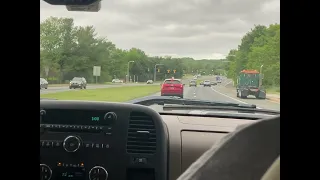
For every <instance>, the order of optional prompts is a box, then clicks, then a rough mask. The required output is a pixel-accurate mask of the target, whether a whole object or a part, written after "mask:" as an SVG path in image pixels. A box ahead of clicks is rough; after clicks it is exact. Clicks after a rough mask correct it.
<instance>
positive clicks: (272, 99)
mask: <svg viewBox="0 0 320 180" xmlns="http://www.w3.org/2000/svg"><path fill="white" fill-rule="evenodd" d="M267 99H268V100H269V101H273V102H277V103H280V98H275V97H267Z"/></svg>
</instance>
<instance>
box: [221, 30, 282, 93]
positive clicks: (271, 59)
mask: <svg viewBox="0 0 320 180" xmlns="http://www.w3.org/2000/svg"><path fill="white" fill-rule="evenodd" d="M226 59H227V61H229V65H228V67H227V71H228V73H227V75H228V77H229V78H231V79H233V81H234V82H236V79H237V76H238V74H239V72H240V71H241V70H243V69H255V70H258V71H261V70H262V74H263V85H264V86H266V87H280V24H271V25H270V26H269V27H266V26H262V25H256V26H255V27H254V28H253V29H251V30H250V31H249V32H248V33H247V34H246V35H244V36H243V38H242V39H241V43H240V45H239V46H238V48H237V49H232V50H230V52H229V54H228V56H227V58H226Z"/></svg>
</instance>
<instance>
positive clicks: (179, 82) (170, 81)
mask: <svg viewBox="0 0 320 180" xmlns="http://www.w3.org/2000/svg"><path fill="white" fill-rule="evenodd" d="M163 83H164V84H181V81H180V80H171V79H169V80H165V81H164V82H163Z"/></svg>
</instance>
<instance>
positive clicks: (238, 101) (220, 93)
mask: <svg viewBox="0 0 320 180" xmlns="http://www.w3.org/2000/svg"><path fill="white" fill-rule="evenodd" d="M211 89H212V90H213V91H214V92H216V93H218V94H220V95H222V96H225V97H227V98H230V99H232V100H235V101H237V102H240V103H243V104H249V103H247V102H244V101H240V100H239V99H236V98H233V97H231V96H228V95H226V94H223V93H221V92H219V91H217V90H215V89H213V88H211ZM257 109H262V108H260V107H258V106H257Z"/></svg>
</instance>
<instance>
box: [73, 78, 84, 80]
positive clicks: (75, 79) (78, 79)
mask: <svg viewBox="0 0 320 180" xmlns="http://www.w3.org/2000/svg"><path fill="white" fill-rule="evenodd" d="M72 81H82V78H73V79H72Z"/></svg>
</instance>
